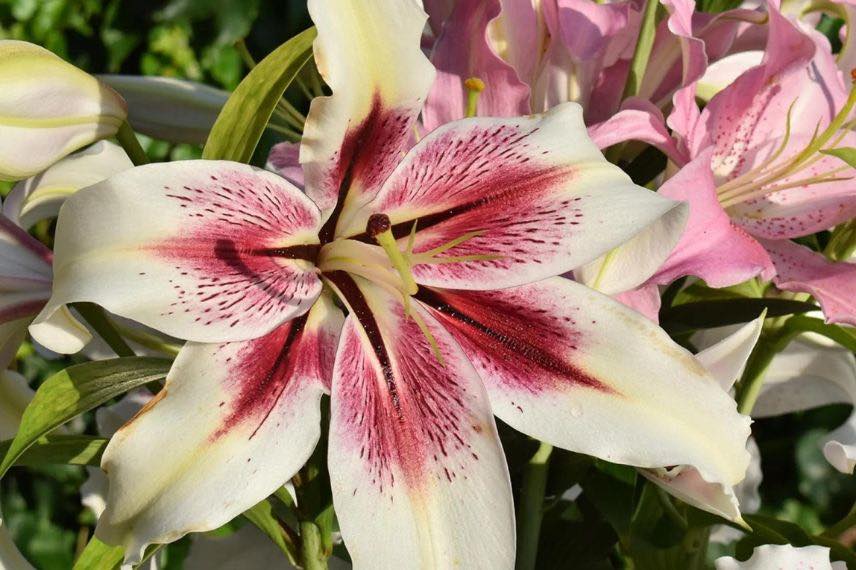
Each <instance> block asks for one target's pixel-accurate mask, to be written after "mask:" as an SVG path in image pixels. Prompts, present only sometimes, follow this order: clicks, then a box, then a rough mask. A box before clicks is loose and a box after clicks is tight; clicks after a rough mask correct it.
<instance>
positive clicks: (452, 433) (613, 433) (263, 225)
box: [39, 0, 749, 568]
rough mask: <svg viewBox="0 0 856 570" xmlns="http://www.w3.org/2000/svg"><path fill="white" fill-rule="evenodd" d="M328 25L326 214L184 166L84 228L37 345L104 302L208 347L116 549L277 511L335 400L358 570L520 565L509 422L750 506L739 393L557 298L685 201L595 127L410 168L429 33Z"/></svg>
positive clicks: (337, 465)
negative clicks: (83, 304)
mask: <svg viewBox="0 0 856 570" xmlns="http://www.w3.org/2000/svg"><path fill="white" fill-rule="evenodd" d="M309 8H310V13H311V15H312V17H313V20H314V22H315V24H316V27H317V29H318V39H317V40H316V43H315V59H316V62H317V63H318V67H319V69H321V70H322V72H323V74H324V78H325V80H326V82H327V84H328V85H329V86H330V87H331V88H332V91H333V95H332V96H331V97H323V98H318V99H315V100H314V101H313V102H312V106H311V110H310V113H309V116H308V118H307V121H306V129H305V132H304V138H303V141H302V144H301V148H300V158H301V162H302V165H303V173H304V174H305V180H304V183H305V193H304V192H302V191H300V190H298V189H297V188H296V187H295V186H293V185H292V184H290V183H289V182H287V181H286V180H285V179H283V178H281V177H279V176H277V175H275V174H273V173H270V172H267V171H262V170H258V169H254V168H252V167H249V166H246V165H243V164H237V163H230V162H222V161H186V162H173V163H168V164H154V165H148V166H143V167H139V168H135V169H132V170H130V171H127V172H124V173H121V174H118V175H116V176H114V177H113V178H111V179H109V180H107V181H105V182H103V183H101V184H99V185H97V186H94V187H92V188H88V189H86V190H83V191H82V192H79V193H77V194H76V195H74V196H73V197H72V198H71V199H69V201H68V202H66V204H65V205H64V206H63V210H62V212H61V215H60V220H59V223H58V228H57V240H56V243H57V251H56V262H55V275H56V277H55V282H54V291H53V296H52V298H51V300H50V302H49V303H48V305H47V307H46V308H45V310H44V311H43V312H42V314H41V316H40V317H39V320H41V319H42V318H49V317H50V315H51V314H52V312H53V311H54V310H56V309H57V308H58V307H60V306H62V305H63V304H65V303H68V302H73V301H83V300H88V301H93V302H97V303H100V304H101V305H103V306H104V307H105V308H107V309H109V310H110V311H111V312H113V313H115V314H118V315H121V316H125V317H128V318H132V319H134V320H136V321H139V322H141V323H143V324H146V325H149V326H151V327H153V328H156V329H158V330H161V331H163V332H166V333H168V334H171V335H174V336H176V337H179V338H183V339H187V340H188V341H189V342H188V343H187V344H186V345H185V347H184V348H183V349H182V351H181V353H180V354H179V355H178V357H177V359H176V361H175V364H174V366H173V368H172V370H171V372H170V374H169V377H168V379H167V384H166V386H165V388H164V389H163V390H162V391H161V392H160V394H159V396H158V397H157V398H156V399H155V400H153V401H152V403H151V404H149V405H148V406H147V407H146V408H144V409H143V411H142V412H141V413H140V414H138V415H137V416H136V417H135V418H134V419H133V420H132V421H131V422H130V423H128V424H126V425H125V426H124V427H123V428H122V429H121V430H119V432H118V433H117V434H116V435H115V437H114V438H113V439H112V440H111V443H110V445H109V446H108V449H107V450H106V452H105V454H104V459H103V463H102V466H103V468H104V469H105V471H106V472H107V474H108V477H109V479H110V488H109V495H108V498H107V509H106V511H105V512H104V514H103V516H102V517H101V519H100V520H99V526H98V530H97V533H98V536H99V537H101V538H102V539H103V540H105V541H106V542H108V543H112V544H122V545H124V546H125V548H126V556H127V560H128V561H129V562H134V561H138V560H139V559H140V557H141V555H142V552H143V550H144V549H145V547H146V545H148V544H150V543H162V542H168V541H172V540H175V539H177V538H179V537H180V536H182V535H184V534H186V533H188V532H195V531H203V530H208V529H212V528H216V527H218V526H220V525H222V524H224V523H225V522H227V521H228V520H230V519H232V518H233V517H235V516H236V515H238V514H239V513H241V512H243V511H244V510H246V509H248V508H249V507H251V506H253V505H255V504H256V503H258V502H259V501H260V500H262V499H264V498H265V497H267V496H269V495H270V494H271V493H273V492H274V491H275V490H276V489H277V488H278V487H280V486H281V485H283V484H284V483H285V482H286V481H288V480H289V479H290V478H291V477H292V476H293V475H294V474H295V473H296V472H297V470H298V469H299V468H300V467H301V466H302V465H303V464H304V462H305V461H306V460H307V458H308V457H309V456H310V454H311V453H312V450H313V449H314V447H315V445H316V443H317V441H318V440H319V437H320V426H319V422H320V413H319V400H320V399H321V396H322V394H325V393H329V394H330V402H331V424H330V433H329V470H330V479H331V483H332V490H333V500H334V505H335V508H336V513H337V516H338V520H339V524H340V528H341V531H342V535H343V537H344V540H345V543H346V545H347V546H348V550H349V552H350V554H351V557H352V559H353V561H354V563H355V566H357V567H360V568H405V567H406V568H409V567H437V568H445V567H452V566H460V567H462V568H474V567H488V568H511V567H512V566H513V563H514V555H515V554H514V548H515V547H514V542H515V540H514V534H515V533H514V509H513V505H512V493H511V485H510V482H509V476H508V472H507V468H506V465H505V458H504V455H503V452H502V449H501V446H500V442H499V438H498V436H497V431H496V426H495V422H494V414H495V415H496V416H498V417H500V418H502V419H503V421H505V422H507V423H508V424H509V425H511V426H512V427H514V428H516V429H518V430H521V431H522V432H524V433H526V434H529V435H531V436H533V437H536V438H539V439H541V440H544V441H547V442H550V443H552V444H554V445H557V446H559V447H562V448H565V449H572V450H576V451H579V452H582V453H587V454H591V455H595V456H597V457H601V458H604V459H607V460H609V461H613V462H618V463H626V464H630V465H636V466H639V467H645V468H658V467H664V466H672V465H689V466H692V467H693V468H694V469H696V470H697V471H698V473H699V474H700V476H701V477H702V478H703V479H704V480H705V481H709V482H713V483H719V484H722V485H727V486H731V485H734V484H736V483H737V482H739V481H740V480H741V479H742V478H743V475H744V473H745V470H746V467H747V465H748V461H749V457H748V454H747V453H746V450H745V441H746V439H747V437H748V433H749V427H748V419H747V418H745V417H743V416H741V415H739V414H738V413H737V412H736V408H735V404H734V402H733V400H731V399H730V398H729V397H728V396H727V395H726V394H725V393H724V392H723V390H722V389H721V388H720V387H719V386H718V385H717V383H716V381H715V380H714V379H713V377H711V375H710V374H709V373H708V372H707V371H706V370H705V369H704V367H703V366H701V365H700V364H699V363H698V362H697V361H696V360H695V359H694V358H693V357H692V355H690V354H689V353H688V352H686V351H685V350H683V349H682V348H680V347H679V346H678V345H676V344H675V343H673V342H672V341H671V340H670V339H669V338H668V336H667V335H666V334H665V333H664V332H663V331H662V330H661V329H659V328H657V327H656V326H655V325H654V324H653V323H650V322H649V321H647V320H646V319H644V318H642V317H640V316H639V315H638V314H636V313H634V312H633V311H630V310H629V309H627V308H625V307H624V306H622V305H620V304H619V303H617V302H615V301H613V300H612V299H610V298H608V297H605V296H603V295H601V294H599V293H596V292H594V291H592V290H589V289H587V288H585V287H584V286H582V285H579V284H576V283H573V282H571V281H569V280H566V279H563V278H560V277H558V276H559V275H561V274H564V273H566V272H567V271H570V270H571V269H573V268H574V267H576V266H578V265H581V264H584V263H587V262H589V261H591V260H593V259H595V258H597V257H599V256H601V255H602V254H603V253H604V252H606V251H608V250H610V249H612V248H614V247H616V246H617V245H619V244H620V243H622V242H624V241H626V240H627V239H629V238H631V237H632V236H634V235H635V234H637V233H639V232H640V231H642V230H644V229H645V228H646V227H648V226H650V225H651V224H652V223H654V222H655V221H656V220H658V219H659V218H660V217H662V216H664V215H666V214H668V213H669V212H672V211H673V210H675V209H676V208H678V207H679V206H678V203H676V202H674V201H671V200H667V199H664V198H662V197H660V196H658V195H657V194H655V193H652V192H649V191H647V190H644V189H642V188H639V187H636V186H634V185H633V184H632V182H631V181H630V180H629V178H628V177H627V176H626V175H625V174H624V173H623V172H621V170H620V169H618V168H617V167H615V166H613V165H611V164H609V163H608V162H607V161H606V160H605V159H604V158H603V156H602V155H601V154H600V152H599V151H598V150H597V149H596V147H595V146H594V145H593V144H592V143H591V142H590V141H589V140H588V138H587V136H586V131H585V126H584V124H583V121H582V110H581V108H580V107H579V106H578V105H576V104H566V105H561V106H558V107H556V108H554V109H552V110H550V111H549V112H548V113H546V114H544V115H542V116H532V117H524V118H514V119H488V118H475V119H467V120H461V121H457V122H453V123H448V124H446V125H444V126H443V127H440V128H438V129H437V130H435V131H433V132H432V133H430V134H429V135H428V136H427V137H425V138H423V139H422V140H421V141H419V143H418V144H416V146H414V147H413V148H411V149H410V150H409V151H407V152H405V151H406V150H407V148H408V147H409V145H410V140H411V137H412V133H413V126H414V124H415V122H416V119H417V115H418V114H419V112H420V110H421V104H422V102H423V101H424V99H425V96H426V94H427V93H428V90H429V89H430V87H431V85H432V82H433V78H434V70H433V68H432V66H431V65H430V63H429V62H428V60H427V59H426V58H425V56H424V55H423V54H422V52H421V50H420V46H419V40H420V35H421V32H422V30H423V28H424V25H425V19H426V15H425V14H424V13H423V12H422V10H421V9H419V8H418V6H417V4H416V3H411V2H400V1H393V0H372V1H371V2H367V0H360V1H359V2H358V1H357V0H311V1H310V2H309ZM334 299H336V300H338V304H337V303H336V302H334ZM339 306H344V307H346V308H347V313H348V314H347V316H344V315H343V312H342V310H341V309H340V308H339ZM155 458H156V461H153V459H155ZM141 473H145V477H141V476H140V475H141Z"/></svg>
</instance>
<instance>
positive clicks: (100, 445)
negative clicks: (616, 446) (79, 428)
mask: <svg viewBox="0 0 856 570" xmlns="http://www.w3.org/2000/svg"><path fill="white" fill-rule="evenodd" d="M108 441H110V440H108V439H106V438H103V437H94V436H91V435H48V436H45V437H43V438H41V439H40V440H38V441H37V442H36V443H34V444H33V445H32V447H30V448H29V449H28V450H26V451H25V452H24V453H23V454H22V455H21V456H19V457H18V459H17V461H15V465H26V466H29V467H34V466H37V465H56V464H60V465H98V464H99V463H100V462H101V454H102V453H103V452H104V448H105V447H107V442H108ZM11 445H12V440H11V439H9V440H6V441H0V455H2V456H5V455H6V453H7V452H8V451H9V447H10V446H11Z"/></svg>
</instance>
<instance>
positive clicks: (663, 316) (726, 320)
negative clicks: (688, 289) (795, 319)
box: [660, 298, 818, 331]
mask: <svg viewBox="0 0 856 570" xmlns="http://www.w3.org/2000/svg"><path fill="white" fill-rule="evenodd" d="M764 309H766V310H767V317H781V316H784V315H793V314H795V313H807V312H809V311H816V310H818V307H817V305H814V304H812V303H804V302H802V301H792V300H789V299H746V298H734V299H720V300H711V301H699V302H697V303H684V304H682V305H676V306H673V307H669V308H667V309H665V310H663V311H662V312H661V313H660V323H661V325H662V326H663V328H665V329H669V330H672V331H674V330H676V329H677V330H680V329H707V328H714V327H722V326H725V325H736V324H740V323H747V322H749V321H751V320H752V319H755V318H757V317H758V316H759V315H760V314H761V313H762V312H763V311H764Z"/></svg>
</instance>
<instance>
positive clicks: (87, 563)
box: [72, 536, 125, 570]
mask: <svg viewBox="0 0 856 570" xmlns="http://www.w3.org/2000/svg"><path fill="white" fill-rule="evenodd" d="M124 557H125V551H124V549H123V548H122V547H121V546H110V545H108V544H104V543H103V542H101V541H100V540H98V539H97V538H95V537H94V536H93V537H92V539H91V540H90V541H89V544H87V545H86V548H84V549H83V552H82V553H81V554H80V558H78V559H77V561H76V562H75V563H74V567H73V568H72V570H113V569H114V568H119V566H120V565H121V564H122V559H123V558H124Z"/></svg>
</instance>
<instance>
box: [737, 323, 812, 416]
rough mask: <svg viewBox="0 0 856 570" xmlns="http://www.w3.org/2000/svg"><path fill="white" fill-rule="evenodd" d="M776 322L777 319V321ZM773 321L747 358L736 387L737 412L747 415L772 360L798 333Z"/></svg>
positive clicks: (750, 410) (784, 324)
mask: <svg viewBox="0 0 856 570" xmlns="http://www.w3.org/2000/svg"><path fill="white" fill-rule="evenodd" d="M777 320H778V319H777ZM786 325H787V321H785V322H783V323H779V322H776V320H774V325H773V328H769V329H766V330H764V331H762V333H761V337H760V338H759V339H758V343H757V344H756V345H755V349H754V350H753V351H752V354H751V355H750V356H749V362H748V363H747V364H746V370H745V371H744V372H743V376H742V377H741V378H740V384H739V385H738V386H737V411H739V412H740V413H741V414H746V415H749V414H750V413H751V412H752V408H754V407H755V402H756V401H757V400H758V396H759V395H760V393H761V387H762V386H763V385H764V376H765V375H766V373H767V368H769V367H770V363H771V362H772V361H773V358H774V357H775V356H776V355H777V354H778V353H780V352H782V351H783V350H784V349H785V348H786V347H787V346H788V344H789V343H790V342H791V340H792V339H793V338H794V337H795V336H796V335H797V334H798V332H799V331H797V330H794V329H793V327H788V326H786Z"/></svg>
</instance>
